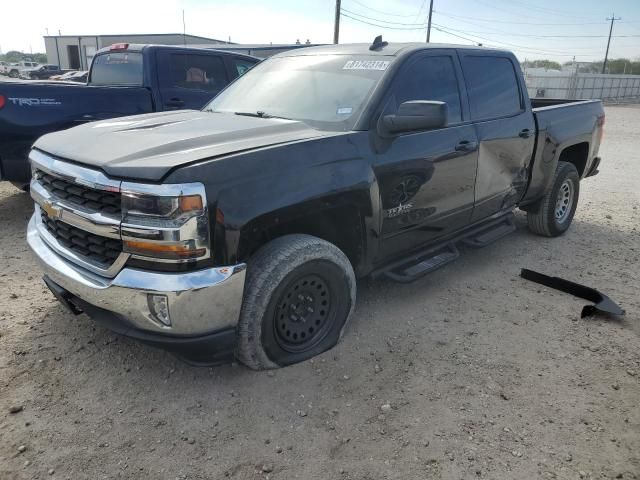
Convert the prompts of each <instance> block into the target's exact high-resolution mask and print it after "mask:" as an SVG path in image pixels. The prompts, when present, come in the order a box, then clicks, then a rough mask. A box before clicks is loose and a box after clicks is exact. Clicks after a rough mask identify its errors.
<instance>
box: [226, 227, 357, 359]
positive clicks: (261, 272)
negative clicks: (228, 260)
mask: <svg viewBox="0 0 640 480" xmlns="http://www.w3.org/2000/svg"><path fill="white" fill-rule="evenodd" d="M355 293H356V284H355V275H354V272H353V268H352V266H351V264H350V263H349V260H348V259H347V257H346V256H345V255H344V253H342V252H341V251H340V250H339V249H338V248H337V247H336V246H335V245H332V244H331V243H329V242H326V241H324V240H321V239H319V238H316V237H312V236H309V235H287V236H284V237H280V238H277V239H275V240H273V241H272V242H269V243H268V244H267V245H265V246H264V247H262V248H261V249H260V250H259V251H258V252H257V253H256V254H255V255H254V257H253V258H252V259H250V261H249V262H248V268H247V279H246V283H245V295H244V300H243V305H242V311H241V313H240V322H239V324H238V349H237V357H238V358H239V360H240V361H241V362H242V363H244V364H245V365H247V366H248V367H250V368H253V369H256V370H260V369H265V368H277V367H281V366H285V365H291V364H293V363H298V362H301V361H303V360H306V359H308V358H311V357H313V356H315V355H318V354H319V353H322V352H324V351H325V350H328V349H330V348H331V347H333V346H334V345H335V344H336V343H337V342H338V340H339V339H340V337H341V335H342V332H343V330H344V326H345V324H346V322H347V319H348V318H349V316H350V315H351V312H352V311H353V307H354V305H355Z"/></svg>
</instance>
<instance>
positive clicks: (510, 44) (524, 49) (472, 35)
mask: <svg viewBox="0 0 640 480" xmlns="http://www.w3.org/2000/svg"><path fill="white" fill-rule="evenodd" d="M432 25H433V26H434V28H435V27H436V26H437V27H438V28H437V29H438V30H440V31H441V32H444V33H448V34H450V35H453V34H452V33H451V31H453V32H460V33H463V34H467V35H469V36H471V37H476V38H477V39H480V40H483V41H488V42H491V43H494V44H495V43H497V44H502V45H506V46H509V47H514V48H517V49H518V50H522V51H531V52H532V53H543V54H553V55H573V53H570V52H561V51H557V50H556V51H551V50H542V49H537V48H531V47H525V46H523V45H517V44H515V43H509V42H503V41H500V40H493V39H491V38H487V37H481V36H480V35H474V34H469V33H467V32H465V31H462V30H456V29H454V28H450V27H444V26H443V25H438V24H432ZM454 36H457V37H460V35H454ZM465 40H470V41H473V42H475V43H478V40H473V39H469V38H468V37H467V38H465ZM579 56H591V55H587V54H584V55H579Z"/></svg>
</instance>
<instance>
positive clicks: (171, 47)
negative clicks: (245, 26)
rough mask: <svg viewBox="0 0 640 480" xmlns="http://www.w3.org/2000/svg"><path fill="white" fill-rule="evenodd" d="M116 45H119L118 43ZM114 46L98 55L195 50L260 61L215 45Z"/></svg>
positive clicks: (102, 50) (104, 49)
mask: <svg viewBox="0 0 640 480" xmlns="http://www.w3.org/2000/svg"><path fill="white" fill-rule="evenodd" d="M121 43H126V42H121ZM114 45H118V43H116V44H114ZM112 46H113V45H109V46H108V47H103V48H101V49H100V50H98V51H97V52H96V55H98V54H102V53H108V52H138V53H139V52H142V51H143V50H147V49H162V50H175V51H177V52H179V51H183V52H184V51H186V52H189V51H190V52H193V51H194V50H204V51H207V52H211V51H215V52H217V53H220V54H222V55H233V56H234V57H245V58H250V59H253V60H260V59H259V58H257V57H253V56H251V55H247V54H246V53H236V52H230V51H227V50H218V49H216V45H215V44H212V45H207V46H204V45H198V46H195V45H194V46H191V45H158V44H154V43H129V44H127V48H121V49H112V48H111V47H112Z"/></svg>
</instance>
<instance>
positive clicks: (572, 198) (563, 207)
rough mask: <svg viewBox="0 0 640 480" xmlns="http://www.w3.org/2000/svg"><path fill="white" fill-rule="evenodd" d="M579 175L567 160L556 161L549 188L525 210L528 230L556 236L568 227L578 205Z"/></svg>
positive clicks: (547, 235)
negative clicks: (556, 164)
mask: <svg viewBox="0 0 640 480" xmlns="http://www.w3.org/2000/svg"><path fill="white" fill-rule="evenodd" d="M579 196H580V176H579V175H578V171H577V170H576V167H575V166H574V165H573V164H572V163H569V162H558V167H557V168H556V173H555V176H554V179H553V183H552V185H551V188H550V189H549V191H547V193H546V194H545V196H544V197H542V199H541V200H539V202H538V204H537V205H536V206H535V207H534V208H532V209H531V210H529V211H528V212H527V222H528V224H529V230H531V231H532V232H534V233H537V234H538V235H543V236H545V237H557V236H559V235H562V234H563V233H564V232H566V231H567V230H568V229H569V226H571V222H572V221H573V216H574V215H575V213H576V207H577V206H578V198H579Z"/></svg>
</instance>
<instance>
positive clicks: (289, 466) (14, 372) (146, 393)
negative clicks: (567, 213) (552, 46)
mask: <svg viewBox="0 0 640 480" xmlns="http://www.w3.org/2000/svg"><path fill="white" fill-rule="evenodd" d="M639 125H640V108H629V107H627V108H625V107H611V108H607V127H606V134H605V143H604V147H603V149H602V152H601V153H602V155H603V157H604V163H603V166H602V173H601V174H600V175H599V176H598V177H595V178H593V179H589V180H587V181H585V182H583V184H582V192H581V200H580V205H579V208H578V213H577V216H576V218H575V221H574V225H573V226H572V228H571V230H570V231H569V232H568V234H567V235H565V236H564V237H563V238H559V239H545V238H540V237H535V236H533V235H532V234H530V233H528V232H527V229H526V222H525V218H524V216H523V215H518V225H519V229H518V231H517V233H515V234H513V235H511V236H510V237H507V238H505V239H503V240H501V241H500V242H498V243H496V244H494V245H492V246H490V247H487V248H485V249H484V250H482V251H465V252H463V255H462V258H461V259H460V260H459V261H458V262H456V263H454V264H452V265H450V266H448V267H446V268H444V269H442V270H440V271H438V272H436V273H434V274H432V275H430V276H428V277H426V278H425V279H423V280H420V281H418V282H416V283H413V284H410V285H399V284H394V283H391V282H388V281H378V282H369V281H364V282H360V284H359V299H358V304H357V309H356V314H355V316H354V318H353V320H352V323H351V324H350V326H349V328H348V330H347V334H346V335H345V338H344V340H343V341H342V343H341V344H340V345H339V346H338V347H336V348H335V349H334V350H332V351H330V352H327V353H326V354H324V355H322V356H321V357H319V358H317V359H316V360H314V361H309V362H306V363H304V364H301V365H297V366H294V367H289V368H286V369H283V370H279V371H276V372H273V373H266V372H263V373H256V372H252V371H249V370H247V369H245V368H243V367H241V366H235V365H232V366H225V367H218V368H194V367H189V366H187V365H185V364H183V363H181V362H180V361H178V360H176V359H175V358H174V357H172V356H171V355H169V354H166V353H164V352H161V351H158V350H154V349H152V348H150V347H146V346H142V345H140V344H138V343H135V342H133V341H130V340H128V339H125V338H120V337H118V336H116V335H115V334H113V333H110V332H109V331H107V330H105V329H103V328H100V327H97V326H94V325H93V324H92V322H91V321H90V320H89V319H88V318H87V317H84V316H80V317H76V318H74V317H72V316H70V315H68V314H67V313H65V312H64V311H63V310H62V308H61V307H60V306H59V305H58V304H57V303H56V301H55V300H54V298H53V296H52V295H51V294H50V293H49V292H48V291H47V290H46V289H45V287H44V285H43V283H42V282H41V281H40V272H39V270H38V268H37V267H36V264H35V262H34V259H33V257H32V255H31V253H30V252H29V250H28V248H27V246H26V243H25V227H26V223H27V219H28V217H29V215H30V213H31V210H32V207H31V202H30V201H29V197H28V196H27V195H24V194H21V193H18V191H17V190H15V189H14V188H13V187H11V186H9V185H7V184H0V228H1V234H0V235H1V240H0V257H1V258H2V263H1V265H2V269H1V270H0V292H2V293H1V294H0V334H1V337H0V388H1V390H0V478H1V479H13V478H19V479H23V478H25V479H26V478H68V479H74V480H75V479H84V478H87V479H98V478H136V479H137V478H140V479H174V478H177V479H218V478H224V477H229V478H232V479H266V478H272V479H323V480H324V479H402V480H405V479H414V478H420V479H428V478H435V479H472V478H490V479H530V478H559V479H578V478H587V479H596V478H598V479H599V478H623V479H630V478H640V405H639V403H640V323H639V321H640V315H639V311H640V301H639V299H638V288H639V286H640V280H639V277H638V272H639V271H640V269H639V265H640V261H639V256H640V231H639V228H640V190H639V189H638V185H640V129H639V128H638V126H639ZM521 267H529V268H533V269H538V270H541V271H544V272H547V273H550V274H556V275H560V276H564V277H567V278H570V279H574V280H576V281H578V282H583V283H586V284H589V285H593V286H596V287H600V288H602V289H603V290H604V291H605V292H606V293H608V294H609V295H610V296H611V297H612V298H614V299H615V300H617V301H618V302H619V303H620V304H621V305H622V306H623V308H626V310H627V315H626V317H625V318H624V319H622V320H620V321H616V320H609V319H605V318H597V317H596V318H591V319H585V320H581V319H580V318H579V314H580V310H581V308H582V306H583V305H584V304H585V302H584V301H581V300H579V299H576V298H574V297H571V296H569V295H566V294H563V293H560V292H556V291H553V290H549V289H545V288H542V287H539V286H537V285H536V284H532V283H528V282H526V281H525V280H522V279H520V278H519V277H518V274H519V271H520V268H521ZM633 272H635V274H634V273H633ZM11 407H22V410H21V411H19V412H17V413H10V409H11Z"/></svg>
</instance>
